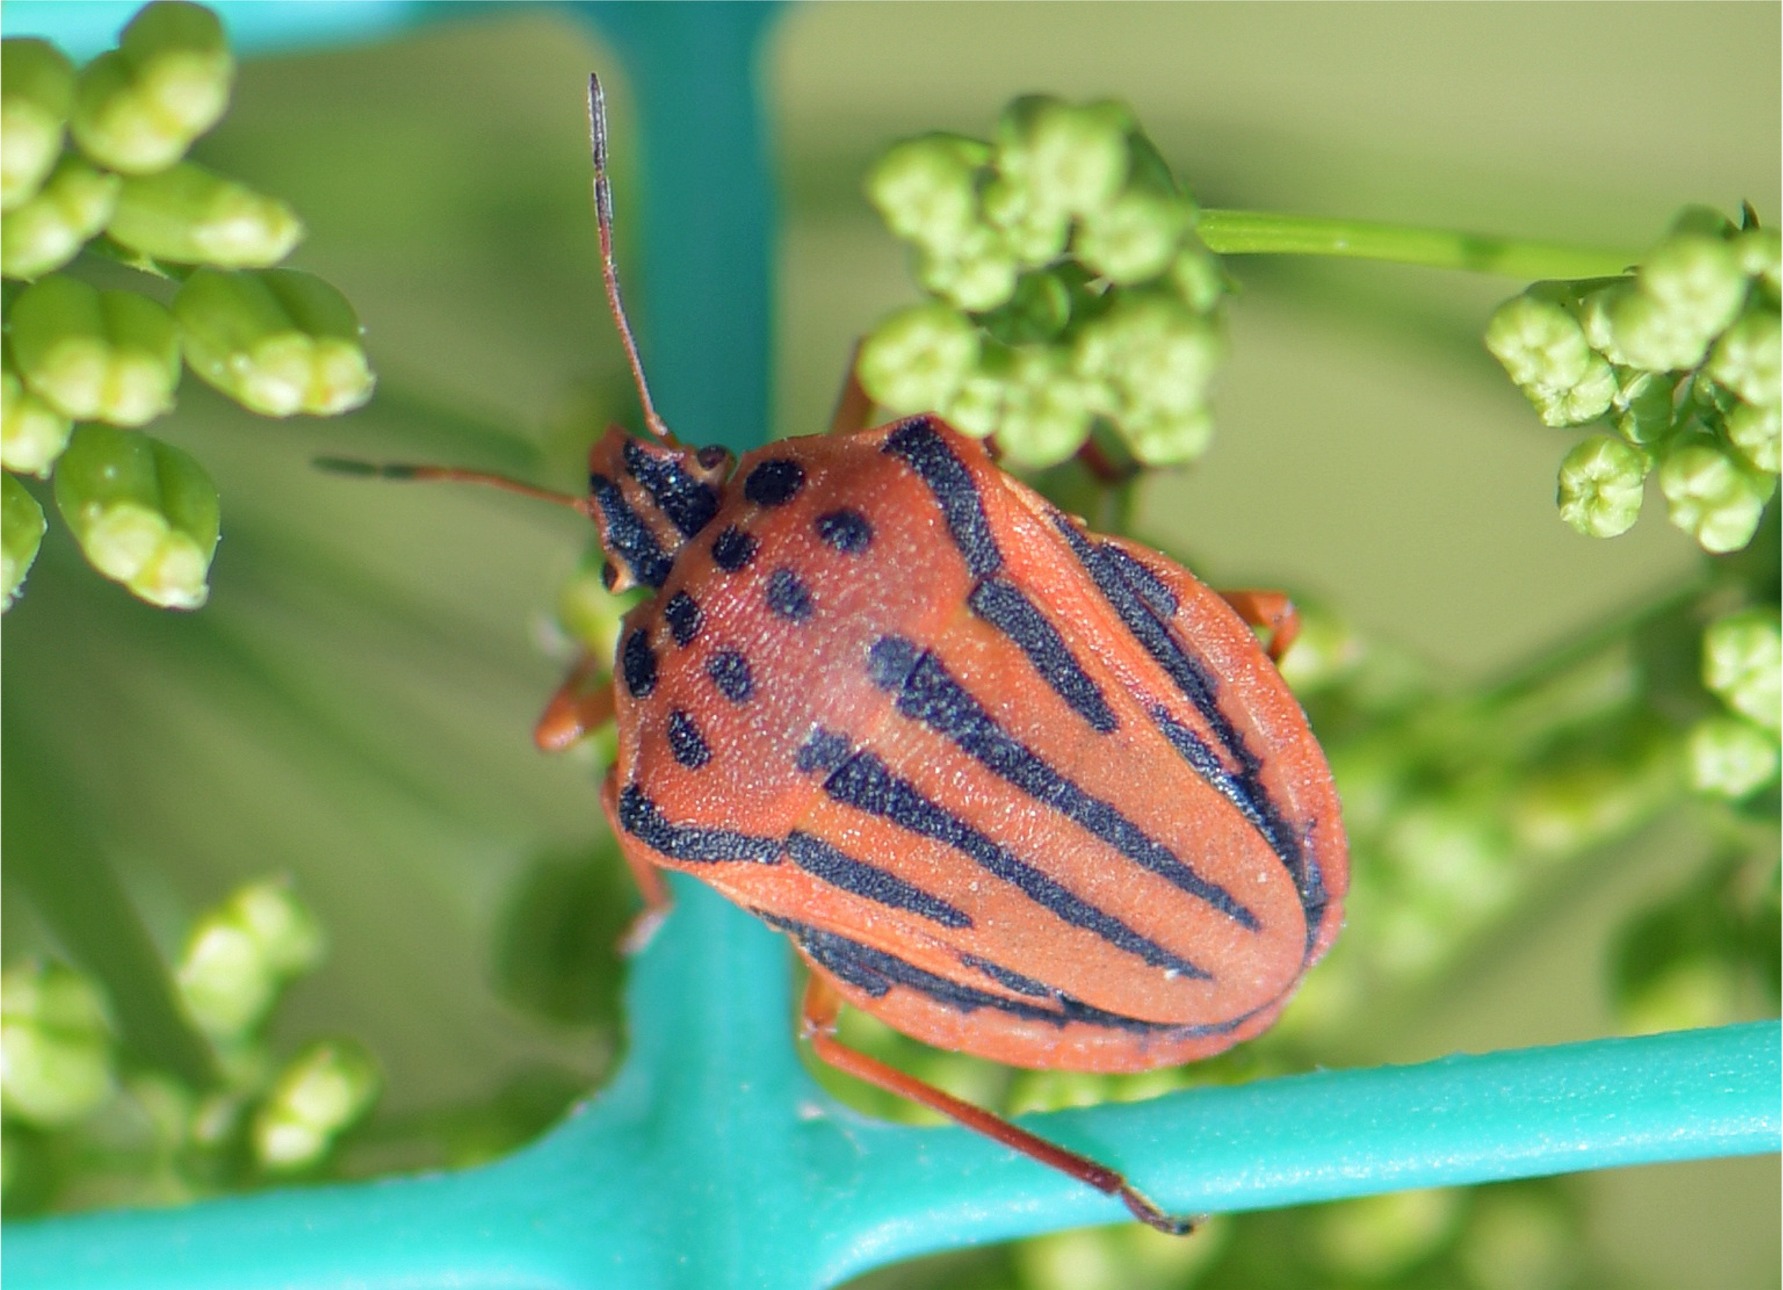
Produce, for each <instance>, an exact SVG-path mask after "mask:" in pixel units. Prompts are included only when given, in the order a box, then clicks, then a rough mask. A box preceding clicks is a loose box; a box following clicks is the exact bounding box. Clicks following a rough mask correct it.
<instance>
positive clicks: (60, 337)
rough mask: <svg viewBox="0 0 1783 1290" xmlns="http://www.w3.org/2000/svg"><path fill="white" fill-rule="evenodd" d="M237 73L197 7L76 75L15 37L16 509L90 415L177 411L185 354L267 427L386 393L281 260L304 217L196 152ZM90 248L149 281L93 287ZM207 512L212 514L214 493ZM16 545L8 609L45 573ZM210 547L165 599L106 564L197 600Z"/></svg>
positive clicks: (353, 333) (138, 26) (10, 194)
mask: <svg viewBox="0 0 1783 1290" xmlns="http://www.w3.org/2000/svg"><path fill="white" fill-rule="evenodd" d="M234 76H235V63H234V59H233V58H232V57H231V55H230V53H229V49H228V46H227V44H226V42H225V39H224V33H223V28H222V25H221V24H220V23H219V22H218V20H217V17H216V15H215V14H213V13H212V12H211V11H210V10H208V9H206V8H204V7H202V6H200V5H197V4H192V3H187V0H157V3H154V4H150V5H149V6H148V7H147V8H145V9H143V10H142V11H141V12H139V13H138V14H137V15H136V17H135V18H133V19H132V20H131V21H130V22H129V24H128V25H126V26H125V28H124V29H123V32H122V33H121V35H120V38H119V45H118V48H116V49H113V50H110V51H107V52H106V53H103V54H100V55H99V56H98V57H97V58H95V59H94V60H93V61H92V62H91V63H89V64H87V65H86V66H85V67H83V68H80V69H76V68H75V67H74V66H73V65H72V64H71V63H70V62H69V61H68V59H67V58H66V57H64V56H63V55H62V54H61V53H60V52H59V51H58V50H57V49H55V47H54V46H52V45H49V44H47V43H46V42H44V41H41V40H34V39H9V40H5V41H0V158H4V161H3V162H0V210H3V211H4V212H5V218H4V220H0V273H3V274H4V276H5V277H6V278H8V279H11V280H16V281H17V282H21V283H28V284H29V285H27V286H24V287H22V288H20V289H14V287H13V286H12V285H11V283H9V285H8V290H7V293H6V298H5V319H4V323H5V331H6V345H5V351H4V356H3V362H0V393H3V395H4V398H3V401H0V466H3V467H4V468H5V470H6V471H7V472H8V479H9V487H8V488H7V490H6V498H7V507H8V511H7V514H8V515H9V516H10V515H13V514H14V513H15V512H16V513H17V514H19V515H21V516H23V515H24V513H25V512H24V510H23V509H21V507H22V503H19V502H18V501H17V498H16V497H15V494H17V495H18V496H21V497H25V498H26V499H27V500H29V493H28V490H26V489H24V488H23V487H22V486H20V485H18V482H17V481H16V480H12V479H11V476H12V475H31V476H36V477H38V478H48V477H49V476H50V475H51V474H52V472H55V473H58V474H59V471H58V469H57V463H58V459H59V458H60V457H61V454H62V452H63V451H64V449H65V448H67V446H68V445H69V444H70V443H71V442H73V441H74V440H76V439H79V438H81V436H80V435H78V434H76V433H75V427H76V426H77V424H80V423H88V422H102V423H104V424H106V425H109V426H117V427H124V428H130V429H134V428H136V427H139V426H142V425H144V424H146V423H147V422H149V421H152V420H154V419H155V418H157V417H159V416H161V415H163V414H164V413H166V412H168V411H169V410H171V409H172V407H173V405H174V394H175V389H176V387H177V385H178V383H179V378H180V375H181V370H182V362H181V360H182V358H183V359H184V365H185V366H189V367H191V368H192V370H193V371H194V372H196V373H197V374H198V375H199V376H200V377H201V378H202V379H203V380H205V381H207V382H209V383H210V384H211V385H214V386H215V387H216V388H217V389H219V390H221V391H222V392H223V393H224V394H226V395H228V396H229V397H230V398H232V399H234V400H235V401H236V402H238V403H240V404H241V405H242V406H243V407H246V408H248V409H249V410H251V411H254V412H258V413H261V414H263V415H266V416H281V417H282V416H290V415H292V414H293V413H298V412H304V413H311V414H315V415H332V414H335V413H339V412H343V411H346V410H348V409H350V408H354V407H357V406H359V405H360V404H361V403H363V402H365V400H366V399H368V398H369V397H370V396H371V392H372V387H373V384H374V377H373V376H372V372H371V369H370V366H369V364H368V363H367V361H366V356H365V351H364V348H363V346H362V344H361V341H360V328H359V323H358V320H357V318H355V317H354V314H353V310H352V308H351V306H349V305H348V304H347V302H346V301H345V299H343V298H342V297H341V295H340V293H339V292H338V291H336V290H335V289H334V288H333V287H331V286H329V285H328V284H327V283H325V282H323V281H322V280H321V279H319V278H315V277H312V276H311V275H309V274H304V273H299V272H296V271H295V270H290V269H276V268H274V267H273V266H274V265H276V264H278V263H279V262H280V261H282V260H283V259H285V257H286V256H287V255H289V254H290V253H291V251H292V250H293V248H295V247H296V245H297V243H298V241H299V240H300V239H301V237H302V236H303V225H302V223H301V222H300V221H299V220H298V218H297V215H296V214H295V212H293V211H292V210H291V208H290V207H289V206H287V205H286V204H285V203H284V202H281V201H279V200H278V199H276V198H273V197H269V196H266V195H264V194H261V193H257V192H255V191H253V190H252V189H250V188H248V187H246V186H244V185H242V184H240V183H237V182H235V181H233V180H230V179H226V178H224V177H223V176H221V175H217V174H214V173H212V172H211V171H209V170H207V169H205V168H204V167H202V166H200V165H198V164H197V163H195V162H192V161H190V160H188V159H187V158H186V154H187V151H188V150H189V149H190V148H191V146H192V144H193V143H194V141H196V140H197V139H198V138H199V137H200V136H202V135H203V134H205V133H206V132H207V131H209V130H210V129H211V128H212V127H213V126H215V125H216V124H217V122H218V121H219V120H220V119H221V118H222V115H223V113H224V111H225V110H226V109H227V107H228V104H229V95H230V90H231V87H232V84H233V81H234ZM83 254H84V255H85V256H86V257H87V258H88V259H89V260H90V259H92V258H94V257H103V258H105V259H109V260H113V261H121V262H122V263H124V264H126V265H129V266H131V267H133V268H136V269H139V270H142V271H143V272H142V277H141V278H140V283H141V287H140V289H131V290H106V291H100V290H96V289H95V288H94V287H92V286H90V285H89V284H88V283H87V282H86V281H84V280H83V279H82V278H81V277H79V276H76V273H77V272H78V271H79V269H80V267H81V259H80V257H82V256H83ZM112 276H113V277H114V278H115V276H116V275H115V273H114V274H113V275H112ZM170 280H171V281H173V282H177V283H179V284H180V285H179V287H178V290H177V292H175V293H173V296H172V300H171V307H169V302H168V290H167V285H166V284H167V283H168V282H169V281H170ZM145 451H146V450H145ZM205 484H206V487H208V486H209V485H208V480H207V481H205ZM57 491H58V497H60V495H61V492H62V485H61V484H60V481H59V480H58V485H57ZM76 491H78V490H76ZM34 504H36V505H37V506H38V509H39V510H41V503H34ZM205 507H206V508H208V509H209V510H211V511H214V510H215V509H216V499H215V496H214V490H212V496H211V497H210V498H209V500H208V501H207V502H206V503H205ZM159 522H160V524H161V527H162V528H163V529H167V530H170V531H172V530H178V529H179V528H181V526H182V520H181V517H179V516H175V515H171V514H163V515H161V516H160V521H159ZM8 524H9V527H8V529H7V532H8V534H9V535H14V536H17V535H21V534H23V533H24V531H25V528H24V526H23V525H22V521H21V523H20V525H18V526H14V525H13V521H11V520H9V521H8ZM150 527H153V525H152V524H151V525H150ZM138 528H139V529H140V528H141V526H140V525H139V526H138ZM143 531H144V532H146V530H143ZM18 541H19V543H20V545H19V546H18V548H17V550H16V551H15V547H14V545H12V542H13V537H9V539H8V542H9V545H8V546H7V548H6V551H7V582H6V603H7V604H8V605H10V604H11V601H12V599H13V597H14V596H16V594H17V592H18V590H19V584H18V582H17V581H14V579H13V575H14V573H15V571H16V573H17V577H18V578H19V579H21V580H22V578H23V576H24V572H25V570H26V569H27V568H28V567H29V565H30V560H29V558H22V556H21V553H22V552H23V550H24V547H23V545H22V543H23V539H22V537H19V538H18ZM199 545H204V544H202V543H201V544H199ZM214 545H215V537H214V534H213V536H212V537H211V539H210V541H209V544H208V545H207V546H205V554H204V557H203V560H202V562H201V565H200V567H198V568H196V570H192V569H184V571H183V572H182V574H181V575H180V577H179V579H177V581H179V582H180V583H181V586H182V590H180V591H178V592H177V593H172V594H164V593H161V592H157V591H155V590H153V589H154V588H155V587H157V586H159V585H160V583H159V582H158V581H157V579H155V578H154V577H153V576H148V577H144V578H138V577H136V576H134V575H123V574H119V573H117V572H114V571H113V570H112V569H111V568H108V567H107V566H106V565H104V564H100V563H99V562H98V561H97V560H95V566H96V567H98V568H99V569H100V571H101V572H104V573H106V574H107V576H110V577H114V578H118V579H119V580H120V581H122V582H124V583H125V585H126V586H129V587H130V588H131V590H133V591H135V592H136V593H137V594H138V595H141V596H143V597H144V598H145V599H148V600H150V601H152V602H153V603H156V604H160V605H165V606H170V607H182V608H189V607H192V606H195V605H197V604H200V603H202V602H203V600H204V584H205V578H206V576H207V571H208V564H209V549H210V547H214ZM82 547H83V549H84V550H86V552H87V554H88V556H89V558H93V557H94V548H93V547H92V546H91V545H90V544H89V543H88V542H87V540H86V539H85V538H83V539H82ZM187 554H189V550H188V552H187ZM183 559H184V557H182V560H183ZM182 567H183V566H182ZM189 575H191V576H189ZM192 576H195V577H196V580H197V581H196V584H195V585H194V584H192Z"/></svg>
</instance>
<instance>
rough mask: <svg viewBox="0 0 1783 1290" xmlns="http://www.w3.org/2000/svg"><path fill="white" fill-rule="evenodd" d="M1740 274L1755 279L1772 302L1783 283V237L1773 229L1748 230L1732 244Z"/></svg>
mask: <svg viewBox="0 0 1783 1290" xmlns="http://www.w3.org/2000/svg"><path fill="white" fill-rule="evenodd" d="M1733 249H1734V255H1735V256H1736V257H1738V259H1739V262H1740V272H1741V273H1744V274H1745V275H1746V276H1747V277H1749V278H1753V279H1755V280H1756V281H1757V282H1758V283H1759V285H1760V286H1762V287H1763V288H1764V290H1765V293H1766V294H1767V295H1768V296H1769V297H1770V298H1771V300H1772V301H1773V302H1774V301H1775V300H1776V299H1777V294H1778V289H1779V281H1780V280H1783V235H1779V234H1778V232H1777V230H1776V229H1774V228H1749V229H1747V230H1746V231H1745V232H1743V233H1741V234H1740V235H1739V236H1738V237H1736V238H1734V240H1733Z"/></svg>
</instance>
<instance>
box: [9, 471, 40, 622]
mask: <svg viewBox="0 0 1783 1290" xmlns="http://www.w3.org/2000/svg"><path fill="white" fill-rule="evenodd" d="M45 527H46V525H45V524H44V519H43V507H41V506H39V505H38V504H37V499H36V498H35V497H33V496H31V494H30V493H28V492H26V491H25V486H24V485H23V484H21V483H19V481H18V480H16V479H14V478H13V477H12V476H11V475H10V474H0V613H4V612H5V611H6V610H8V609H11V608H12V602H13V601H15V600H17V599H18V597H19V589H20V588H21V587H23V586H24V585H25V575H26V574H27V573H30V572H31V565H32V563H33V562H34V561H35V560H36V559H37V548H38V546H39V545H41V544H42V542H43V530H44V529H45Z"/></svg>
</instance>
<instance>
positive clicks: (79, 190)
mask: <svg viewBox="0 0 1783 1290" xmlns="http://www.w3.org/2000/svg"><path fill="white" fill-rule="evenodd" d="M118 183H119V181H118V177H117V176H116V175H107V174H102V173H101V172H99V171H97V170H94V169H93V168H92V167H91V166H89V165H88V164H87V163H86V162H84V161H82V160H81V159H80V158H79V157H76V156H74V155H72V154H70V155H68V156H66V157H63V158H62V161H61V163H60V164H59V165H58V166H57V167H56V169H55V171H54V172H53V173H52V174H51V175H50V177H49V179H48V180H46V181H45V182H44V184H43V186H42V187H41V188H39V189H38V190H37V194H36V196H34V197H32V198H30V199H29V200H28V201H23V202H20V203H19V204H18V205H17V206H15V207H14V208H13V209H12V210H10V211H8V212H7V214H6V219H5V221H4V222H0V273H4V274H5V275H6V276H7V277H9V278H35V277H37V276H38V275H39V274H44V273H48V272H49V271H50V270H51V269H59V268H61V267H62V266H63V265H64V264H67V263H68V262H69V261H70V260H72V259H73V258H74V257H75V256H76V255H77V254H79V252H80V249H81V247H83V246H85V245H86V244H87V241H88V239H90V238H92V237H93V236H95V235H96V234H97V233H98V232H99V230H100V229H102V228H104V227H105V222H106V221H107V220H108V219H110V218H111V213H112V208H113V207H114V206H116V204H117V200H118Z"/></svg>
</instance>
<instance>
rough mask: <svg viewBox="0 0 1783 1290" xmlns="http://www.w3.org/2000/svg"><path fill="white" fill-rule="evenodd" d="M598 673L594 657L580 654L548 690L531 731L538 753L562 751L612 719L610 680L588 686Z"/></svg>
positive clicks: (598, 665) (611, 687)
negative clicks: (566, 674) (572, 665)
mask: <svg viewBox="0 0 1783 1290" xmlns="http://www.w3.org/2000/svg"><path fill="white" fill-rule="evenodd" d="M599 670H600V664H599V663H598V662H597V661H596V660H595V658H594V656H593V655H592V654H588V653H584V654H583V655H582V657H581V658H580V659H578V660H576V665H575V666H574V667H572V668H571V669H570V672H569V675H568V676H566V677H564V678H563V684H562V685H560V686H558V687H557V689H555V690H554V691H552V693H551V698H550V699H549V700H548V701H547V702H546V704H545V710H544V711H543V712H541V713H540V714H539V719H538V722H537V723H536V724H535V725H534V726H533V728H532V741H533V742H534V743H535V744H537V745H538V746H539V751H540V752H550V753H555V752H562V751H564V749H566V748H568V747H569V746H570V745H571V744H574V743H576V742H577V741H578V740H581V739H584V738H586V737H587V736H588V735H590V734H592V733H594V732H595V731H596V730H599V729H600V728H601V727H602V726H604V725H606V724H607V723H608V722H609V721H611V720H612V719H613V682H612V680H611V679H610V678H609V679H608V680H606V681H604V682H602V683H601V684H600V685H597V686H592V687H591V686H590V685H589V684H588V681H589V678H590V677H592V676H594V675H595V674H596V673H597V672H598V671H599Z"/></svg>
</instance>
